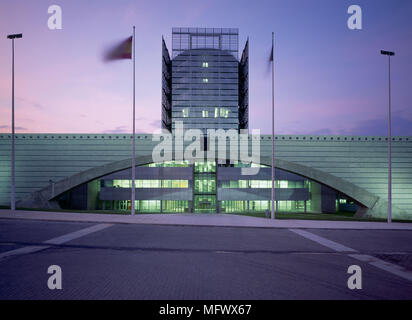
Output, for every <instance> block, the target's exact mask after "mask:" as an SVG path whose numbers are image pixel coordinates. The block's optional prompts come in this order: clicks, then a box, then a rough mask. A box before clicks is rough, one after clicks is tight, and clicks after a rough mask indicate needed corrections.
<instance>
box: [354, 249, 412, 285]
mask: <svg viewBox="0 0 412 320" xmlns="http://www.w3.org/2000/svg"><path fill="white" fill-rule="evenodd" d="M349 257H352V258H355V259H357V260H360V261H363V262H368V263H369V264H371V265H373V266H375V267H376V268H379V269H382V270H385V271H387V272H389V273H392V274H396V275H397V276H399V277H401V278H404V279H407V280H409V281H412V272H410V271H409V270H406V269H405V268H403V267H401V266H399V265H397V264H393V263H390V262H386V261H384V260H381V259H378V258H375V257H373V256H370V255H368V254H350V255H349Z"/></svg>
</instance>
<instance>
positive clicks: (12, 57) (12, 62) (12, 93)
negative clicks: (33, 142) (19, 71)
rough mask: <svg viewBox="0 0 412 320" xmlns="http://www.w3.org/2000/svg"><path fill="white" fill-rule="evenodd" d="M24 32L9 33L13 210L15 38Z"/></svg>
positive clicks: (14, 202)
mask: <svg viewBox="0 0 412 320" xmlns="http://www.w3.org/2000/svg"><path fill="white" fill-rule="evenodd" d="M22 37H23V34H22V33H18V34H9V35H8V36H7V39H11V199H10V202H11V204H10V207H11V210H12V211H14V210H16V198H15V178H14V39H19V38H22Z"/></svg>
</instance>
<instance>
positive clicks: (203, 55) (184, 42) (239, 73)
mask: <svg viewBox="0 0 412 320" xmlns="http://www.w3.org/2000/svg"><path fill="white" fill-rule="evenodd" d="M238 36H239V35H238V29H233V28H173V31H172V58H170V56H169V51H168V50H167V47H166V44H165V42H164V40H163V41H162V58H163V60H162V126H163V128H165V129H168V130H173V129H174V128H175V123H176V121H180V122H182V123H183V125H184V128H185V129H202V130H203V131H204V133H206V130H207V129H225V130H228V129H235V130H240V129H247V128H248V70H249V63H248V43H247V42H246V45H245V48H244V50H243V53H242V55H241V59H240V60H238V47H239V39H238Z"/></svg>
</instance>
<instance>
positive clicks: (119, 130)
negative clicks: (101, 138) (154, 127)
mask: <svg viewBox="0 0 412 320" xmlns="http://www.w3.org/2000/svg"><path fill="white" fill-rule="evenodd" d="M103 133H131V132H130V129H129V128H128V127H127V126H118V127H116V128H114V129H109V130H104V131H103Z"/></svg>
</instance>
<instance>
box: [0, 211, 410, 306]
mask: <svg viewBox="0 0 412 320" xmlns="http://www.w3.org/2000/svg"><path fill="white" fill-rule="evenodd" d="M96 225H97V224H96V223H74V222H44V221H41V222H40V221H24V220H7V219H0V299H174V300H175V299H177V300H179V299H247V300H249V299H253V300H254V299H412V281H411V280H408V279H407V277H408V276H410V275H412V232H411V231H389V230H365V231H359V230H356V231H354V230H305V231H306V232H309V235H310V236H311V237H312V236H315V238H319V237H320V238H319V239H324V240H326V242H327V241H328V240H331V241H334V242H333V243H337V244H340V245H342V246H345V247H349V248H351V249H353V250H356V254H359V255H361V256H362V257H369V258H370V257H373V258H377V259H379V261H385V262H390V263H391V266H392V268H387V270H385V268H386V267H384V268H382V267H379V266H378V267H377V266H375V265H373V263H371V261H370V259H369V261H367V259H366V260H365V261H361V260H359V259H355V258H354V257H353V256H352V253H353V252H352V253H351V252H344V251H342V250H338V249H336V248H335V249H334V247H333V245H332V247H330V246H329V247H328V245H324V244H322V243H319V242H316V241H313V240H311V239H309V238H307V237H304V236H302V235H300V234H297V233H295V232H293V231H291V230H289V229H262V228H260V229H258V228H229V227H199V226H197V227H195V226H159V225H158V226H155V225H136V224H134V225H128V224H113V225H100V226H98V227H97V228H95V227H94V226H96ZM79 230H83V231H81V232H78V231H79ZM62 236H64V237H62ZM316 236H317V237H316ZM50 239H53V240H51V241H49V242H48V243H44V242H45V241H48V240H50ZM322 241H323V240H322ZM327 243H328V242H327ZM327 243H326V244H327ZM335 246H336V245H335ZM36 248H37V249H36ZM16 250H17V251H16ZM10 252H12V253H14V254H13V255H11V254H10ZM378 264H379V263H378ZM50 265H58V266H60V267H61V270H62V289H61V290H57V289H56V290H50V289H49V288H48V286H47V281H48V279H49V277H50V274H48V273H47V269H48V267H49V266H50ZM351 265H359V266H360V267H361V270H362V289H360V290H356V289H355V290H350V289H349V288H348V286H347V280H348V278H349V277H350V274H348V273H347V270H348V267H349V266H351ZM393 266H395V269H396V268H397V267H398V266H399V267H400V268H401V269H402V270H403V274H404V275H405V274H406V278H405V277H402V276H399V275H397V274H396V272H394V268H393ZM395 271H396V270H395ZM411 279H412V278H411Z"/></svg>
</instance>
